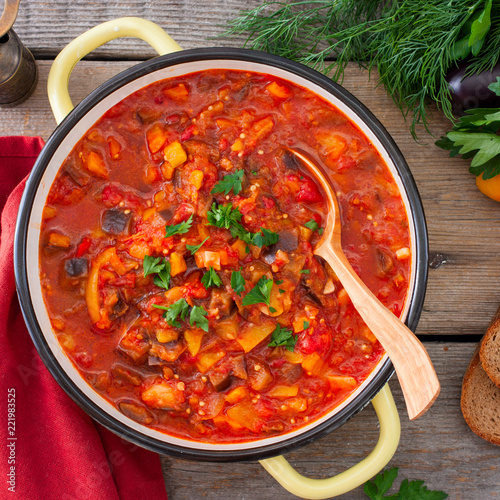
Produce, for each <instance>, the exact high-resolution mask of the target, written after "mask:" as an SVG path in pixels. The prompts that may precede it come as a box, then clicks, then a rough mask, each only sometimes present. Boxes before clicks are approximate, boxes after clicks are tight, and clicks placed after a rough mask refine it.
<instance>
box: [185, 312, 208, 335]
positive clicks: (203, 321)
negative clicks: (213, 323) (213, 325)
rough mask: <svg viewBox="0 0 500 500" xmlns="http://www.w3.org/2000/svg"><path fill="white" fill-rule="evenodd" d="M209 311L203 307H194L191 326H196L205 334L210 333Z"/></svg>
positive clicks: (190, 317) (190, 318)
mask: <svg viewBox="0 0 500 500" xmlns="http://www.w3.org/2000/svg"><path fill="white" fill-rule="evenodd" d="M207 314H208V313H207V311H205V309H204V308H203V307H200V306H194V307H193V308H192V309H191V314H190V315H189V324H190V325H191V326H193V325H196V326H197V327H198V328H201V329H202V330H204V331H205V332H208V319H207V318H206V316H207Z"/></svg>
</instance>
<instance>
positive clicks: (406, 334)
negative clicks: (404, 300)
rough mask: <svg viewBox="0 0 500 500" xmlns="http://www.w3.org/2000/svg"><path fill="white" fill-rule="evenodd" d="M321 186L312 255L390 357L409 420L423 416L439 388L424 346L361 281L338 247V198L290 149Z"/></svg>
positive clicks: (308, 160)
mask: <svg viewBox="0 0 500 500" xmlns="http://www.w3.org/2000/svg"><path fill="white" fill-rule="evenodd" d="M285 149H286V150H287V151H288V152H290V153H291V154H293V155H295V156H296V157H297V158H299V159H300V160H301V161H302V162H303V163H304V164H305V165H306V166H307V168H308V170H309V171H310V172H311V173H312V174H313V175H314V177H315V178H316V180H317V181H318V182H319V183H320V184H321V186H323V189H324V190H325V192H326V196H327V199H328V205H329V214H328V218H327V221H326V228H325V231H324V232H323V234H322V236H321V239H320V240H319V241H318V243H317V244H316V248H315V249H314V254H315V255H319V256H320V257H323V259H325V260H326V262H328V264H330V266H331V268H332V269H333V271H334V272H335V274H336V275H337V277H338V279H339V280H340V282H341V283H342V285H343V286H344V288H345V290H346V292H347V294H348V295H349V297H350V299H351V301H352V303H353V305H354V307H355V308H356V310H357V311H358V312H359V314H360V316H361V317H362V318H363V320H364V322H365V323H366V325H367V326H368V328H370V330H371V331H372V332H373V334H374V335H375V336H376V337H377V339H378V340H379V342H380V343H381V344H382V347H383V348H384V349H385V351H386V352H387V354H388V355H389V358H391V361H392V364H393V365H394V369H395V370H396V374H397V376H398V379H399V383H400V384H401V389H402V390H403V395H404V397H405V401H406V407H407V409H408V416H409V417H410V420H413V419H416V418H418V417H420V416H421V415H423V414H424V413H425V412H426V411H427V410H428V409H429V408H430V407H431V406H432V403H434V401H435V400H436V398H437V397H438V394H439V390H440V385H439V380H438V378H437V375H436V372H435V371H434V367H433V366H432V362H431V359H430V358H429V355H428V354H427V351H426V350H425V347H424V346H423V345H422V343H421V342H420V341H419V340H418V339H417V337H416V336H415V335H414V334H413V332H412V331H411V330H410V329H409V328H408V327H407V326H406V325H405V324H404V323H403V322H402V321H401V320H399V319H398V318H397V317H396V316H395V315H394V314H393V313H392V312H391V311H389V310H388V309H387V308H386V307H385V306H384V305H383V304H382V303H381V302H380V301H379V300H378V299H377V297H375V295H373V293H372V292H371V291H370V290H369V289H368V287H367V286H366V285H365V284H364V283H363V282H362V281H361V279H360V278H359V276H358V275H357V274H356V272H355V271H354V269H353V268H352V266H351V264H349V261H348V260H347V258H346V256H345V254H344V252H343V250H342V246H341V224H340V212H339V206H338V202H337V197H336V195H335V193H334V191H333V189H332V187H331V185H330V183H329V182H328V180H327V179H326V178H325V175H324V173H323V171H322V170H321V168H320V167H319V165H317V163H316V162H315V161H314V160H312V159H311V158H310V157H309V156H308V154H307V153H305V152H303V151H298V150H295V149H291V148H285Z"/></svg>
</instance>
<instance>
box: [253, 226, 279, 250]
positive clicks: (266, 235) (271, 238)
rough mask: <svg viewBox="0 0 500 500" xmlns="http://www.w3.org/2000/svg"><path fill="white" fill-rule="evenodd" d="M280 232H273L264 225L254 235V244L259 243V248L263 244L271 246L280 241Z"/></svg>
mask: <svg viewBox="0 0 500 500" xmlns="http://www.w3.org/2000/svg"><path fill="white" fill-rule="evenodd" d="M279 238H280V237H279V235H278V233H273V232H272V231H269V229H266V228H264V227H261V228H260V229H259V231H258V232H257V233H255V235H254V236H253V244H254V245H257V246H258V247H259V248H262V247H263V246H266V247H268V246H270V245H274V244H275V243H278V240H279Z"/></svg>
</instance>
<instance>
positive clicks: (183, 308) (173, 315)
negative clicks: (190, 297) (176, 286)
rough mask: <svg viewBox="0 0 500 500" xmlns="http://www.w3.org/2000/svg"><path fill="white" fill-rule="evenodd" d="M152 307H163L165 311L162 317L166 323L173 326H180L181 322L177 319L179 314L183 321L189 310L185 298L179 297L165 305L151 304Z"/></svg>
mask: <svg viewBox="0 0 500 500" xmlns="http://www.w3.org/2000/svg"><path fill="white" fill-rule="evenodd" d="M153 307H156V308H157V309H163V310H164V311H165V312H164V313H163V317H164V318H165V319H166V320H167V323H168V324H169V325H170V326H175V327H176V328H180V326H181V324H180V323H179V321H178V320H177V319H178V318H179V316H180V318H181V320H182V321H184V320H185V319H186V316H187V314H188V311H189V304H188V303H187V301H186V299H179V300H178V301H177V302H174V303H173V304H171V305H169V306H167V307H165V306H159V305H158V304H153Z"/></svg>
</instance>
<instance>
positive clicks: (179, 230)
mask: <svg viewBox="0 0 500 500" xmlns="http://www.w3.org/2000/svg"><path fill="white" fill-rule="evenodd" d="M192 225H193V214H191V216H190V217H189V219H188V220H186V221H184V222H181V223H179V224H175V225H173V226H169V225H168V224H167V225H166V226H165V238H168V237H169V236H174V234H185V233H187V232H188V231H189V229H190V228H191V226H192Z"/></svg>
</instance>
